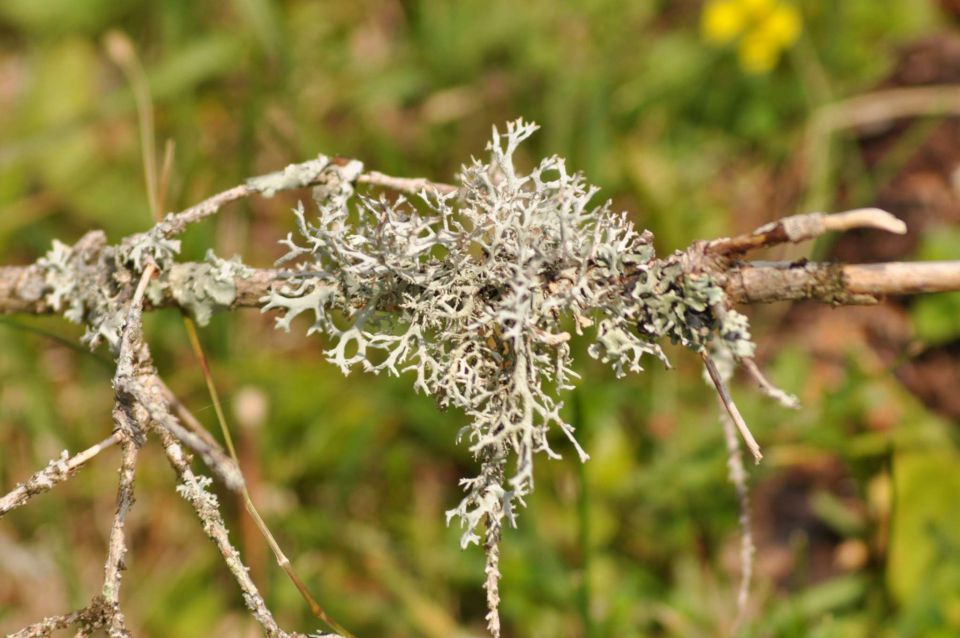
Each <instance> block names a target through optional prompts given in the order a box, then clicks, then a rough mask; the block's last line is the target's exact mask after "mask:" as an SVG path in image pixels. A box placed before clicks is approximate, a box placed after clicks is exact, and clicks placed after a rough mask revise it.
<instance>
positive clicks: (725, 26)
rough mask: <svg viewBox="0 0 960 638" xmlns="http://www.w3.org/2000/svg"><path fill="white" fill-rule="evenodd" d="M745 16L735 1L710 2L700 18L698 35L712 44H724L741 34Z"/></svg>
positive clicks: (714, 0)
mask: <svg viewBox="0 0 960 638" xmlns="http://www.w3.org/2000/svg"><path fill="white" fill-rule="evenodd" d="M746 18H747V16H746V14H745V13H744V12H743V10H742V9H741V7H740V5H739V4H738V3H737V1H736V0H711V1H710V2H708V3H707V5H706V6H705V7H704V8H703V13H702V14H701V16H700V33H701V34H702V35H703V39H704V40H706V41H707V42H711V43H713V44H726V43H728V42H732V41H733V40H735V39H736V37H737V36H738V35H740V33H742V32H743V29H744V26H745V23H746Z"/></svg>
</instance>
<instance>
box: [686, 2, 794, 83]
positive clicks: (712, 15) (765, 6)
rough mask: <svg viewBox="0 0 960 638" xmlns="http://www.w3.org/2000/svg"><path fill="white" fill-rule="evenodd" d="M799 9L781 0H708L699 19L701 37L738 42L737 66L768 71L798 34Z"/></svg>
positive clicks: (716, 41)
mask: <svg viewBox="0 0 960 638" xmlns="http://www.w3.org/2000/svg"><path fill="white" fill-rule="evenodd" d="M800 27H801V22H800V13H799V12H798V11H797V9H796V7H794V6H793V5H791V4H785V3H783V2H780V0H708V2H707V4H706V5H705V6H704V8H703V13H702V15H701V19H700V32H701V35H702V36H703V39H704V40H706V41H707V42H709V43H711V44H715V45H725V44H730V43H732V42H737V57H738V59H739V60H740V66H741V67H742V68H743V70H744V71H747V72H748V73H767V72H768V71H770V70H771V69H773V67H774V66H776V64H777V61H778V60H779V59H780V54H781V53H782V52H783V50H784V49H787V48H789V47H790V46H792V45H793V43H794V42H796V41H797V37H798V36H799V35H800Z"/></svg>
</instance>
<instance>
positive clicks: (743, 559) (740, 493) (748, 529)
mask: <svg viewBox="0 0 960 638" xmlns="http://www.w3.org/2000/svg"><path fill="white" fill-rule="evenodd" d="M719 403H720V422H721V423H722V424H723V438H724V441H725V442H726V444H727V472H728V474H727V475H728V477H729V479H730V482H731V483H733V486H734V489H735V490H736V492H737V504H738V506H739V508H740V518H739V524H740V586H739V588H738V589H737V615H736V618H735V619H734V621H733V627H732V628H731V630H730V635H731V636H736V635H737V631H738V630H739V628H740V625H742V624H743V621H744V618H745V617H746V613H747V602H748V601H749V599H750V583H751V581H752V580H753V555H754V552H755V551H756V547H755V546H754V544H753V531H752V527H753V524H752V523H751V520H750V519H751V516H750V491H749V489H748V488H747V472H746V469H745V468H744V467H743V457H742V456H741V455H740V439H739V438H738V437H737V431H736V429H735V427H734V422H733V420H732V419H731V418H730V414H729V413H728V412H727V410H726V404H724V403H723V401H722V400H721V401H719Z"/></svg>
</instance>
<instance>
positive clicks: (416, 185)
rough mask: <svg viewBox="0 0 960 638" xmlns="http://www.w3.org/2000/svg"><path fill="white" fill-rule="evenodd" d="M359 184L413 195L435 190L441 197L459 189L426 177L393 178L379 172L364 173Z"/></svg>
mask: <svg viewBox="0 0 960 638" xmlns="http://www.w3.org/2000/svg"><path fill="white" fill-rule="evenodd" d="M357 183H358V184H369V185H370V186H379V187H381V188H388V189H390V190H395V191H400V192H401V193H408V194H411V195H418V194H420V193H421V192H423V191H425V190H435V191H437V192H438V193H440V194H441V195H449V194H451V193H456V192H457V187H456V186H454V185H452V184H442V183H439V182H433V181H430V180H429V179H426V178H425V177H393V176H392V175H384V174H383V173H380V172H378V171H370V172H367V173H363V174H362V175H360V177H358V178H357Z"/></svg>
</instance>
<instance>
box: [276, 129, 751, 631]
mask: <svg viewBox="0 0 960 638" xmlns="http://www.w3.org/2000/svg"><path fill="white" fill-rule="evenodd" d="M535 130H536V125H534V124H530V123H525V122H523V121H517V122H513V123H510V124H509V125H508V126H507V129H506V132H505V133H504V134H500V133H499V132H498V131H497V130H496V129H494V135H493V139H492V140H491V142H490V143H489V144H488V146H487V150H488V151H489V153H490V158H489V160H488V161H486V162H481V161H479V160H473V161H472V162H471V163H470V164H468V165H466V166H464V167H463V168H462V170H461V172H460V174H459V176H458V178H459V183H460V188H459V192H457V193H452V194H446V195H444V194H440V193H438V192H436V191H432V190H424V191H423V192H421V193H420V195H419V197H418V198H417V199H418V200H419V201H418V202H417V203H416V205H413V204H412V203H411V202H409V201H408V200H407V199H405V198H404V197H402V196H401V197H398V198H397V199H395V200H390V199H386V198H383V197H381V198H380V199H373V198H370V197H365V196H357V197H355V198H354V199H353V200H352V201H353V202H354V205H353V207H351V206H350V205H348V198H349V196H350V194H352V189H351V188H349V186H350V182H351V180H350V179H349V176H344V175H340V174H338V171H339V170H340V169H339V168H338V167H336V166H332V165H331V166H329V167H327V169H325V171H327V172H329V173H330V174H329V175H325V176H324V182H325V183H327V184H330V185H331V186H332V187H334V188H333V191H332V192H331V191H330V190H326V189H324V188H319V189H317V190H316V191H315V199H316V202H317V207H318V214H317V215H316V217H311V218H308V216H307V214H306V212H305V210H304V208H303V206H298V208H297V209H296V210H295V211H294V213H295V216H296V220H297V229H298V231H299V237H298V238H295V237H294V236H293V235H288V237H287V238H286V239H285V240H283V242H282V243H283V244H284V245H285V246H286V248H287V251H288V252H287V254H286V255H285V256H284V257H283V258H282V259H281V260H280V261H279V262H278V263H279V264H283V265H285V266H286V267H287V268H288V269H289V271H290V272H289V273H288V275H289V278H288V279H287V280H286V281H285V283H284V284H282V285H280V286H277V287H276V288H275V289H274V290H272V291H271V292H270V294H269V295H268V296H267V297H265V298H264V299H263V302H264V306H263V310H265V311H266V310H273V309H277V310H280V311H281V314H280V316H279V317H278V318H277V326H278V327H280V328H284V329H289V327H290V324H291V321H292V320H293V318H294V317H296V316H299V315H302V314H308V315H312V324H311V326H310V328H309V332H322V333H324V334H326V335H327V336H328V337H330V338H331V339H332V346H331V347H330V348H329V349H328V350H327V351H326V356H327V358H328V360H329V361H331V362H332V363H333V364H335V365H336V366H337V367H339V368H340V369H341V370H342V371H343V372H344V373H345V374H346V373H349V372H350V370H352V369H354V368H357V367H359V368H361V369H363V370H365V371H368V372H373V373H375V374H376V373H380V372H386V373H389V374H393V375H399V374H400V373H402V372H409V373H412V374H413V376H414V381H413V385H414V388H415V389H417V390H418V391H420V392H423V393H425V394H429V395H432V396H434V397H436V400H437V402H438V404H439V405H440V406H441V407H448V406H449V407H456V408H459V409H460V410H462V411H463V412H464V413H465V414H466V416H467V423H466V424H465V425H464V427H463V428H462V429H461V431H460V434H459V438H460V439H463V440H465V441H467V442H468V444H469V445H470V450H471V452H472V453H473V454H474V456H475V457H476V458H477V460H478V461H479V462H480V471H479V473H478V475H477V476H475V477H472V478H465V479H462V480H461V485H462V486H463V488H464V491H465V496H464V498H463V500H462V501H461V502H460V504H459V505H458V506H457V507H455V508H453V509H451V510H450V511H449V512H448V513H447V516H448V521H454V520H455V521H458V522H459V523H460V525H461V527H462V528H463V534H462V537H461V544H462V545H463V546H467V545H469V544H470V543H478V544H479V543H480V542H481V537H480V528H481V527H484V528H485V533H486V535H487V537H486V539H485V540H484V541H483V544H484V547H485V549H486V550H487V557H488V561H487V567H486V571H487V575H488V578H487V583H486V586H487V590H488V599H489V600H491V601H495V600H499V598H498V594H497V591H496V581H497V578H498V577H499V571H498V567H497V560H498V556H499V554H498V553H497V552H496V551H493V550H492V549H491V548H492V547H495V546H496V544H497V542H498V540H499V534H500V528H501V527H502V524H503V522H504V521H506V522H508V523H510V524H511V525H512V524H514V523H515V517H516V507H515V506H516V504H517V503H520V504H523V502H524V500H523V499H524V497H525V496H526V495H527V494H529V493H530V492H531V491H532V489H533V486H534V473H533V460H534V457H535V456H536V455H539V454H542V455H545V456H548V457H552V458H557V457H558V454H557V453H556V452H555V451H554V449H553V447H552V444H551V442H550V440H549V433H550V432H551V430H554V429H556V430H559V431H560V432H562V433H563V434H564V435H566V437H567V438H568V439H569V441H570V442H571V444H572V445H573V447H574V449H575V450H576V452H577V454H578V455H579V456H580V458H581V459H582V460H586V459H587V458H588V457H587V454H586V452H585V451H584V450H583V449H581V447H580V446H579V444H578V443H577V441H576V439H575V438H574V431H573V427H572V425H571V424H570V423H568V422H567V421H566V420H565V418H564V416H563V414H562V412H561V410H562V407H563V402H562V401H561V400H560V399H559V393H561V392H562V391H564V390H567V389H569V388H571V387H572V384H573V382H574V381H575V380H576V379H577V378H578V375H577V373H576V372H575V371H574V369H573V361H572V357H571V350H570V345H569V340H570V335H569V334H568V333H567V332H565V331H564V328H563V326H565V325H567V324H568V323H569V320H570V319H572V320H573V321H572V323H573V325H574V326H575V327H576V329H577V330H578V331H582V329H583V328H586V327H589V326H596V332H595V337H594V341H593V344H592V345H591V346H590V348H589V352H590V354H591V355H592V356H594V357H597V358H599V359H601V360H602V361H604V362H606V363H609V364H610V365H611V366H612V367H613V368H614V370H615V371H616V373H617V374H618V375H622V374H625V373H626V372H627V371H632V372H638V371H640V370H642V362H643V359H644V358H645V357H646V356H653V357H655V358H656V359H659V360H661V361H663V362H664V363H666V357H665V355H664V353H663V351H662V350H661V348H660V345H659V342H660V341H661V340H662V339H664V338H667V339H670V340H672V341H674V342H676V343H680V344H682V345H684V346H687V347H688V348H691V349H693V350H697V351H699V350H702V349H704V348H706V347H708V346H709V345H710V343H711V342H712V341H714V340H722V341H724V342H725V343H727V347H729V349H730V350H731V351H732V352H734V353H736V354H737V355H738V356H745V355H746V354H749V353H752V348H753V345H752V342H751V341H750V335H749V331H748V327H747V323H746V319H745V317H743V316H742V315H740V314H738V313H736V312H734V311H732V310H729V309H725V306H726V305H727V304H726V298H725V295H724V292H723V289H722V288H721V287H720V286H719V285H718V284H717V283H716V282H714V281H713V280H712V279H711V278H710V277H709V276H708V275H707V274H697V271H696V269H690V268H686V267H685V265H686V264H685V259H687V256H686V255H684V254H681V253H677V254H675V255H673V256H671V257H668V258H667V259H662V260H661V259H657V257H656V255H655V252H654V249H653V244H652V240H653V237H652V235H651V233H649V232H648V231H643V232H639V231H637V230H636V229H635V228H634V226H633V224H632V223H631V222H630V221H629V219H628V218H627V215H626V214H625V213H620V214H615V213H613V212H611V211H610V206H609V202H607V203H601V204H599V205H597V204H594V203H593V200H594V198H595V195H596V194H597V191H598V189H597V188H596V187H595V186H592V185H590V184H588V183H587V182H586V180H585V179H584V178H583V176H582V175H581V174H579V173H571V172H569V171H568V170H567V167H566V163H565V162H564V160H563V159H562V158H559V157H556V156H554V157H548V158H546V159H544V160H542V161H541V162H540V163H539V164H538V165H537V166H536V167H534V168H533V169H532V170H531V171H529V172H526V173H523V172H521V171H519V170H518V169H517V168H516V166H515V164H514V154H515V152H516V150H517V148H518V146H519V145H520V144H521V143H522V142H523V141H524V140H526V139H527V138H528V137H529V136H530V135H531V134H533V132H534V131H535ZM721 308H724V312H719V309H721ZM511 459H512V462H511ZM508 466H510V467H512V471H508ZM491 614H492V615H491V616H489V617H488V626H489V627H490V628H491V632H493V633H494V635H496V634H497V630H496V629H495V627H498V626H499V625H498V623H497V618H496V613H495V609H492V610H491Z"/></svg>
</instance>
